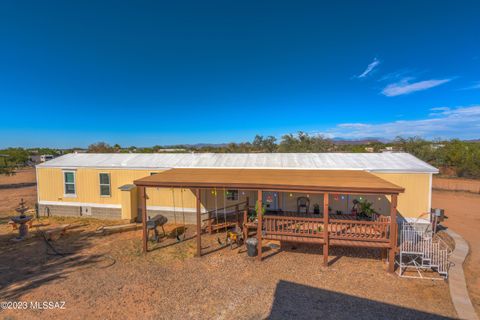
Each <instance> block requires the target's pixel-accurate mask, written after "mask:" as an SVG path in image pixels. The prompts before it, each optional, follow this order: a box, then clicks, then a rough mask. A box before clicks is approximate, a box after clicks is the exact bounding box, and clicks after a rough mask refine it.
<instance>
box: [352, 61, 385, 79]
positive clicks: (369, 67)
mask: <svg viewBox="0 0 480 320" xmlns="http://www.w3.org/2000/svg"><path fill="white" fill-rule="evenodd" d="M379 64H380V60H378V59H377V58H374V59H373V61H372V62H371V63H370V64H369V65H368V66H367V69H365V71H363V73H362V74H360V75H358V76H357V78H359V79H361V78H365V77H366V76H368V74H369V73H370V72H372V71H373V69H375V68H376V67H377V66H378V65H379Z"/></svg>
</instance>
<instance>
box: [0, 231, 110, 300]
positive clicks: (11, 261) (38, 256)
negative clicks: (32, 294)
mask: <svg viewBox="0 0 480 320" xmlns="http://www.w3.org/2000/svg"><path fill="white" fill-rule="evenodd" d="M15 236H16V232H12V233H7V234H2V235H1V236H0V252H1V254H0V296H1V297H2V298H3V299H5V300H14V299H16V298H18V297H19V296H20V295H23V294H25V293H27V292H29V291H30V290H32V289H34V288H37V287H40V286H42V285H44V284H46V283H49V282H52V281H57V280H62V279H63V278H65V277H66V276H67V275H68V274H69V273H71V272H74V271H76V270H79V269H82V268H89V267H104V266H108V265H109V264H111V263H114V261H112V260H111V259H108V257H106V256H105V255H104V254H85V253H82V251H83V250H85V249H88V248H90V247H91V246H92V245H93V244H92V237H94V236H95V235H94V234H92V233H85V232H82V230H71V231H68V233H67V235H65V236H63V237H62V238H61V239H59V240H57V241H53V242H52V241H50V242H49V243H47V241H46V240H45V239H44V238H43V235H42V233H41V232H40V231H38V230H35V228H32V229H31V232H30V236H29V238H28V239H26V240H24V241H21V242H14V241H12V238H14V237H15ZM109 260H110V261H109Z"/></svg>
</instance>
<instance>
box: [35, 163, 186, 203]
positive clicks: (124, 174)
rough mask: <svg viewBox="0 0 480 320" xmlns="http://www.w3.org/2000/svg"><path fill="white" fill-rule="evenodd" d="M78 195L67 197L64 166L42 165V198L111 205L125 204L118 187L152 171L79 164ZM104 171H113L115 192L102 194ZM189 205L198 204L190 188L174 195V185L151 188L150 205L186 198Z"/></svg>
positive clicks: (178, 191)
mask: <svg viewBox="0 0 480 320" xmlns="http://www.w3.org/2000/svg"><path fill="white" fill-rule="evenodd" d="M75 171H76V174H75V182H76V194H77V195H76V197H64V190H63V188H64V186H63V170H62V169H59V168H38V178H37V179H38V187H37V189H38V197H39V200H40V201H55V202H81V203H95V204H107V205H121V204H122V194H121V193H122V191H120V190H119V189H118V187H120V186H123V185H125V184H132V183H133V181H134V180H136V179H140V178H143V177H145V176H148V175H150V173H151V172H159V171H158V170H155V171H149V170H148V171H147V170H120V169H111V170H104V169H91V168H78V169H76V170H75ZM100 173H109V174H110V181H111V196H109V197H104V196H100V181H99V174H100ZM182 193H183V203H184V206H185V207H186V208H195V195H194V194H193V192H192V191H191V190H190V189H183V191H182V190H180V189H175V194H174V195H172V190H171V189H166V188H148V189H147V196H148V198H149V199H148V201H147V205H149V206H168V207H171V206H173V201H172V199H173V197H175V202H176V204H177V205H180V204H181V202H182Z"/></svg>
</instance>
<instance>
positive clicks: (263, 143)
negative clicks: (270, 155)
mask: <svg viewBox="0 0 480 320" xmlns="http://www.w3.org/2000/svg"><path fill="white" fill-rule="evenodd" d="M276 142H277V138H275V137H273V136H268V137H266V138H264V137H263V136H261V135H258V134H257V135H256V136H255V138H254V139H253V142H252V147H253V149H254V150H255V151H259V152H276V151H277V149H278V145H277V143H276Z"/></svg>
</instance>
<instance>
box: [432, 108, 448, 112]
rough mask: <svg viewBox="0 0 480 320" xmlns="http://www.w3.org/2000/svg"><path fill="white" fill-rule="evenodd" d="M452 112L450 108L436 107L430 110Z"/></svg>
mask: <svg viewBox="0 0 480 320" xmlns="http://www.w3.org/2000/svg"><path fill="white" fill-rule="evenodd" d="M448 110H450V108H449V107H435V108H430V111H448Z"/></svg>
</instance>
